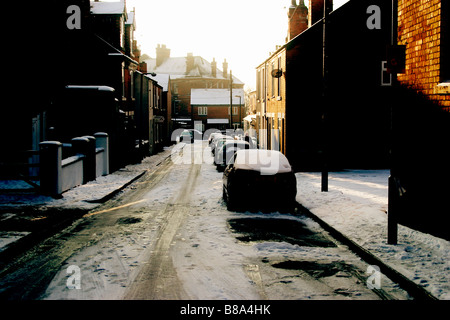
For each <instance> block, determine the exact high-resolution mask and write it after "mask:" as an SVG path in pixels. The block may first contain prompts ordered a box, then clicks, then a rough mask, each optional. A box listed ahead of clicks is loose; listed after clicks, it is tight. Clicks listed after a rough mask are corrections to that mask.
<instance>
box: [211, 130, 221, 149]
mask: <svg viewBox="0 0 450 320" xmlns="http://www.w3.org/2000/svg"><path fill="white" fill-rule="evenodd" d="M223 135H224V134H223V133H222V132H213V133H211V134H210V135H209V137H208V145H209V146H211V145H212V143H213V142H214V138H218V137H219V136H223Z"/></svg>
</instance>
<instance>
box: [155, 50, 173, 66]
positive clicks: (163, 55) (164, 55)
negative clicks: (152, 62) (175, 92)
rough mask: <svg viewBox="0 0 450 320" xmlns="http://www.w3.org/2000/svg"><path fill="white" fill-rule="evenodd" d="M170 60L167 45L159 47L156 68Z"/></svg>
mask: <svg viewBox="0 0 450 320" xmlns="http://www.w3.org/2000/svg"><path fill="white" fill-rule="evenodd" d="M169 58H170V49H167V48H166V45H165V44H163V45H159V44H158V46H157V47H156V67H159V66H160V65H162V64H163V63H164V61H166V60H167V59H169Z"/></svg>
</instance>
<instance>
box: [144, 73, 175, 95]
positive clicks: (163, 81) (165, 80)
mask: <svg viewBox="0 0 450 320" xmlns="http://www.w3.org/2000/svg"><path fill="white" fill-rule="evenodd" d="M147 77H149V78H150V79H153V80H155V81H156V82H158V84H159V85H160V86H161V87H162V88H163V91H168V90H169V78H170V75H168V74H157V75H155V76H152V75H150V74H147Z"/></svg>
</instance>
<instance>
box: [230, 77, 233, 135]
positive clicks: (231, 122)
mask: <svg viewBox="0 0 450 320" xmlns="http://www.w3.org/2000/svg"><path fill="white" fill-rule="evenodd" d="M230 129H233V76H232V73H231V70H230Z"/></svg>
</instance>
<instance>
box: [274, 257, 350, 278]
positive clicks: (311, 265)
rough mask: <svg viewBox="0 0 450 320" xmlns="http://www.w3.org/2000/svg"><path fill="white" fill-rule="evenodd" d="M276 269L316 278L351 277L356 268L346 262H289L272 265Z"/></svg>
mask: <svg viewBox="0 0 450 320" xmlns="http://www.w3.org/2000/svg"><path fill="white" fill-rule="evenodd" d="M272 267H274V268H280V269H288V270H302V271H305V272H306V273H307V274H309V275H310V276H312V277H314V278H322V277H331V276H337V277H349V276H350V275H349V274H350V273H352V270H353V269H354V267H352V266H350V265H348V264H345V263H344V262H341V261H337V262H330V263H319V262H313V261H292V260H287V261H283V262H278V263H274V264H272Z"/></svg>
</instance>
